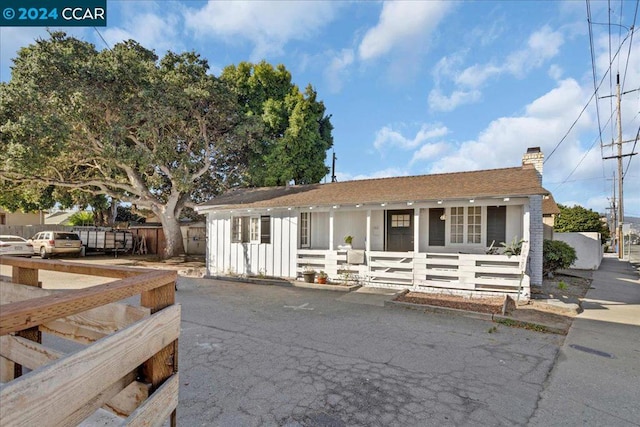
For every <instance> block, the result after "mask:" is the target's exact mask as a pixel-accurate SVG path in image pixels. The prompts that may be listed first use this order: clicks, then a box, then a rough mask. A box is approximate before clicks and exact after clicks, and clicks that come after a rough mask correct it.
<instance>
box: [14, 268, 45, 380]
mask: <svg viewBox="0 0 640 427" xmlns="http://www.w3.org/2000/svg"><path fill="white" fill-rule="evenodd" d="M11 281H12V282H13V283H19V284H22V285H27V286H35V287H36V288H41V287H42V283H40V282H39V281H38V269H37V268H25V267H16V266H13V267H12V272H11ZM16 335H17V336H19V337H22V338H26V339H28V340H31V341H35V342H37V343H38V344H42V332H40V330H39V329H38V327H37V326H35V327H33V328H29V329H25V330H23V331H19V332H18V333H17V334H16ZM20 376H22V365H20V364H18V363H14V365H13V377H14V378H18V377H20Z"/></svg>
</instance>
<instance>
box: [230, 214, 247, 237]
mask: <svg viewBox="0 0 640 427" xmlns="http://www.w3.org/2000/svg"><path fill="white" fill-rule="evenodd" d="M244 218H246V217H242V216H234V217H233V218H231V241H232V242H233V243H242V242H243V241H244V240H243V239H242V223H243V219H244Z"/></svg>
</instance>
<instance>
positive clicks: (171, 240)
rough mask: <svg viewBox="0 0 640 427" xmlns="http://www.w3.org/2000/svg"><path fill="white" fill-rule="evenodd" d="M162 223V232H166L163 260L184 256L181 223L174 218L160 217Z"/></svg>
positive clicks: (171, 216)
mask: <svg viewBox="0 0 640 427" xmlns="http://www.w3.org/2000/svg"><path fill="white" fill-rule="evenodd" d="M158 217H159V218H160V222H161V223H162V231H163V232H164V241H165V247H164V253H163V254H162V258H164V259H167V258H171V257H175V256H179V255H183V254H184V244H183V243H182V230H180V221H178V219H177V218H176V217H175V216H173V215H170V216H167V215H166V214H165V215H158Z"/></svg>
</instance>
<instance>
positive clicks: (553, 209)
mask: <svg viewBox="0 0 640 427" xmlns="http://www.w3.org/2000/svg"><path fill="white" fill-rule="evenodd" d="M558 215H560V208H559V207H558V204H557V203H556V201H555V200H554V198H553V195H551V194H548V195H546V196H544V197H543V198H542V222H543V224H544V238H545V239H547V240H553V226H554V225H555V223H556V216H558Z"/></svg>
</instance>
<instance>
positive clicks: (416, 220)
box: [413, 208, 420, 254]
mask: <svg viewBox="0 0 640 427" xmlns="http://www.w3.org/2000/svg"><path fill="white" fill-rule="evenodd" d="M418 252H420V208H415V209H413V253H415V254H417V253H418Z"/></svg>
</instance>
